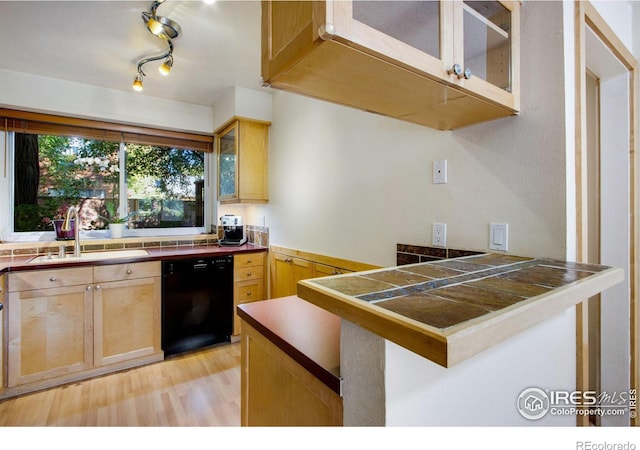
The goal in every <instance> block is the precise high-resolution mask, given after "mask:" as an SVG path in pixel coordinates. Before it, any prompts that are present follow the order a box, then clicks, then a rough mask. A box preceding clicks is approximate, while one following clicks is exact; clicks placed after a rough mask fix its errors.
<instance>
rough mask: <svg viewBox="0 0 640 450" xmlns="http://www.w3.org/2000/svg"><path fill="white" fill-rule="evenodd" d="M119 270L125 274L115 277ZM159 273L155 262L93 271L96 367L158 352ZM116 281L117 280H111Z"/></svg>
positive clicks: (159, 318)
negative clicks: (122, 270)
mask: <svg viewBox="0 0 640 450" xmlns="http://www.w3.org/2000/svg"><path fill="white" fill-rule="evenodd" d="M114 269H115V270H114ZM119 269H124V272H125V273H124V274H119V273H118V270H119ZM159 270H160V269H159V266H158V265H157V264H156V263H138V264H126V265H117V266H102V267H96V268H95V272H94V283H96V284H95V288H94V314H93V317H94V319H93V323H94V356H93V358H94V364H95V365H96V366H105V365H109V364H115V363H119V362H122V361H127V360H134V359H138V358H141V357H144V356H149V355H152V354H154V353H158V352H159V351H160V346H161V342H160V334H161V330H160V324H161V303H160V299H161V295H162V279H161V277H160V276H158V274H159ZM154 275H155V276H154ZM122 277H124V278H126V279H124V280H123V279H122ZM117 279H120V281H115V280H117Z"/></svg>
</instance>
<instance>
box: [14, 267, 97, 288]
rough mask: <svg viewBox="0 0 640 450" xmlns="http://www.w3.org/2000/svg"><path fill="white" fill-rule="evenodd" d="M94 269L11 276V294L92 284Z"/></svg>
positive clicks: (38, 272) (23, 273) (39, 271)
mask: <svg viewBox="0 0 640 450" xmlns="http://www.w3.org/2000/svg"><path fill="white" fill-rule="evenodd" d="M92 279H93V268H91V267H81V268H74V269H55V270H34V271H25V272H14V273H11V274H9V292H16V291H30V290H33V289H46V288H56V287H66V286H77V285H82V284H91V282H92Z"/></svg>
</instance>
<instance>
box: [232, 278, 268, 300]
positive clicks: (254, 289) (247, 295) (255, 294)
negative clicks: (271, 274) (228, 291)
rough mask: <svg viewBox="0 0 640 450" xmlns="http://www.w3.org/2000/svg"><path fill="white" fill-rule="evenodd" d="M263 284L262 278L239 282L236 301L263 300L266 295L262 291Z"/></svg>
mask: <svg viewBox="0 0 640 450" xmlns="http://www.w3.org/2000/svg"><path fill="white" fill-rule="evenodd" d="M262 285H263V282H262V280H255V281H254V280H248V281H240V282H238V283H237V286H236V287H237V290H236V293H237V298H236V302H237V303H238V304H240V303H249V302H255V301H258V300H263V299H264V295H263V292H262Z"/></svg>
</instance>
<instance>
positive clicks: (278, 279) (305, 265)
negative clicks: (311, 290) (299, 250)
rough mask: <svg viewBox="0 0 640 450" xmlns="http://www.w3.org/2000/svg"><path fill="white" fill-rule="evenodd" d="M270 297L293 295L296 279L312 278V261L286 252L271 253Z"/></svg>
mask: <svg viewBox="0 0 640 450" xmlns="http://www.w3.org/2000/svg"><path fill="white" fill-rule="evenodd" d="M271 261H272V269H271V270H272V271H273V273H274V276H273V277H272V284H271V298H280V297H287V296H289V295H295V293H296V286H297V284H298V281H300V280H305V279H307V278H313V271H312V267H313V266H312V264H313V263H312V262H311V261H309V260H306V259H302V258H297V257H295V256H291V255H288V254H286V253H273V254H272V259H271Z"/></svg>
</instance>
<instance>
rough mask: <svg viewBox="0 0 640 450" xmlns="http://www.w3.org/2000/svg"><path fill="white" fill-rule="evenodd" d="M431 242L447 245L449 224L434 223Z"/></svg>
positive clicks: (438, 245) (437, 244) (439, 245)
mask: <svg viewBox="0 0 640 450" xmlns="http://www.w3.org/2000/svg"><path fill="white" fill-rule="evenodd" d="M431 243H432V244H433V245H435V246H437V247H446V246H447V224H446V223H434V224H433V234H432V240H431Z"/></svg>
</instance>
